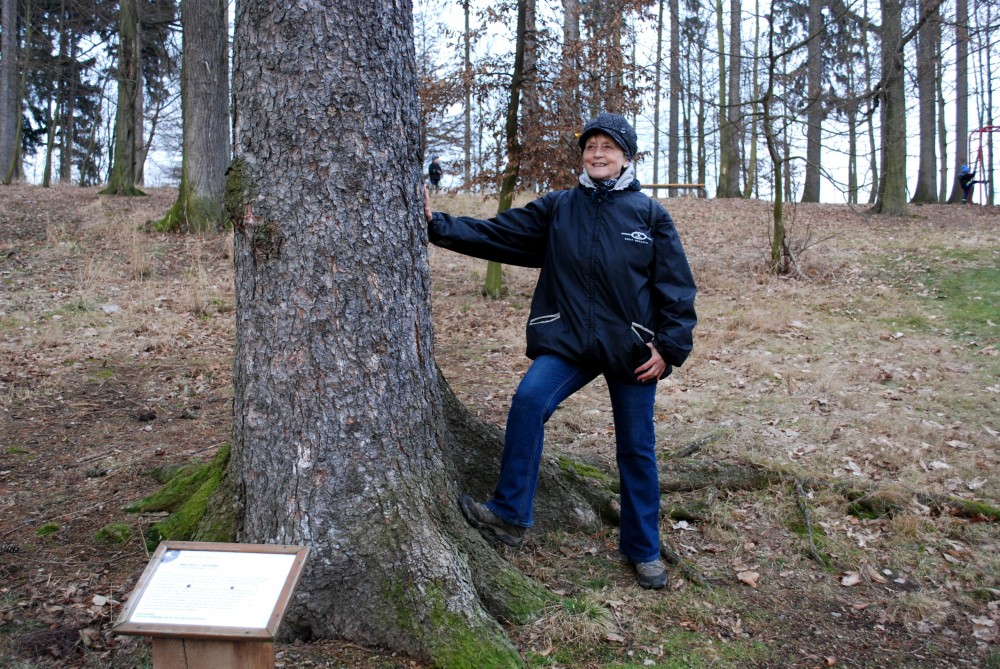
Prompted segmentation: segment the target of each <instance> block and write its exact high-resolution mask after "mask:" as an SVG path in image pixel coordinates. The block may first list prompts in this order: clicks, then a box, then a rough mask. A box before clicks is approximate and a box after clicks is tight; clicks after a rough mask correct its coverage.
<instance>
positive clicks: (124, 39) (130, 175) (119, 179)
mask: <svg viewBox="0 0 1000 669" xmlns="http://www.w3.org/2000/svg"><path fill="white" fill-rule="evenodd" d="M136 2H137V0H121V6H120V7H119V15H118V41H119V43H118V107H117V110H116V112H115V139H114V152H113V156H112V159H111V174H110V176H109V177H108V185H107V186H106V187H105V188H104V190H102V191H101V193H103V194H105V195H128V196H132V195H143V194H144V193H143V192H142V191H141V190H139V189H138V188H137V187H136V180H135V177H136V174H137V160H138V152H137V150H136V147H137V140H136V137H137V134H136V131H137V128H136V116H137V114H138V106H139V99H140V97H139V88H140V86H141V85H142V82H141V70H142V59H141V53H140V41H139V14H138V8H137V6H136Z"/></svg>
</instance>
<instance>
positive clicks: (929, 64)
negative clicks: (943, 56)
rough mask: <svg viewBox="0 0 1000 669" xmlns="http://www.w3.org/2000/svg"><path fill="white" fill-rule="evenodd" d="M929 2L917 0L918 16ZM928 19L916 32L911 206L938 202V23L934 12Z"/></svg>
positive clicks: (935, 10) (925, 11)
mask: <svg viewBox="0 0 1000 669" xmlns="http://www.w3.org/2000/svg"><path fill="white" fill-rule="evenodd" d="M932 4H934V5H935V6H936V4H937V3H936V2H932V0H921V1H920V12H921V14H925V13H928V11H929V7H930V5H932ZM930 13H931V17H930V18H929V19H928V20H927V21H926V22H925V23H924V25H923V27H922V28H920V30H919V32H918V33H917V92H918V101H919V110H920V111H919V125H920V159H919V161H918V163H917V186H916V188H914V190H913V198H912V199H911V200H910V201H911V202H913V203H914V204H932V203H935V202H937V197H938V196H937V175H936V171H937V147H936V144H935V139H936V137H935V127H934V120H935V115H936V114H935V105H936V104H937V99H936V96H935V93H936V91H937V86H936V85H935V78H936V76H935V75H936V74H937V73H936V68H935V66H934V65H935V63H934V60H935V56H936V46H937V38H936V37H935V33H938V32H940V30H941V24H940V22H939V21H938V20H937V9H936V8H935V9H933V10H930Z"/></svg>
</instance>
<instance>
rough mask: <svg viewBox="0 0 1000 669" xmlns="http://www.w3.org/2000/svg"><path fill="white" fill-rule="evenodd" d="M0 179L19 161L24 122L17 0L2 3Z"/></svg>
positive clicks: (0, 23) (0, 8)
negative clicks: (19, 147) (18, 143)
mask: <svg viewBox="0 0 1000 669" xmlns="http://www.w3.org/2000/svg"><path fill="white" fill-rule="evenodd" d="M0 40H2V44H0V49H2V51H0V178H3V179H5V183H7V182H6V175H7V172H8V169H9V167H10V165H11V162H12V161H14V160H15V159H16V148H17V134H18V133H17V128H18V124H19V123H20V122H21V109H20V104H19V100H20V96H19V95H18V81H19V77H18V73H19V69H18V67H17V0H3V2H2V4H0Z"/></svg>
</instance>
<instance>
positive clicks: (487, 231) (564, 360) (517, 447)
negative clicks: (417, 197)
mask: <svg viewBox="0 0 1000 669" xmlns="http://www.w3.org/2000/svg"><path fill="white" fill-rule="evenodd" d="M579 143H580V150H581V152H582V158H583V168H584V169H583V172H582V173H581V174H580V183H579V185H578V186H576V187H575V188H572V189H570V190H565V191H556V192H553V193H549V194H548V195H545V196H543V197H541V198H539V199H538V200H535V201H534V202H531V203H530V204H528V205H527V206H525V207H523V208H516V209H508V210H507V211H505V212H503V213H501V214H499V215H497V216H496V217H495V218H492V219H490V220H479V219H474V218H469V217H452V216H449V215H447V214H443V213H441V212H431V210H430V203H429V201H427V200H425V207H424V208H425V213H426V216H427V221H428V231H429V235H430V240H431V241H432V242H433V243H435V244H437V245H438V246H441V247H444V248H448V249H451V250H453V251H457V252H459V253H464V254H467V255H472V256H476V257H479V258H484V259H486V260H494V261H497V262H500V263H505V264H513V265H522V266H526V267H540V268H541V273H540V274H539V277H538V284H537V285H536V287H535V293H534V296H533V298H532V301H531V314H530V316H529V320H528V325H527V344H528V345H527V355H528V357H529V358H531V359H532V360H533V363H532V364H531V367H530V368H529V369H528V371H527V372H526V373H525V375H524V378H523V379H522V380H521V383H520V385H519V386H518V389H517V392H516V393H515V394H514V397H513V399H512V401H511V407H510V413H509V414H508V417H507V431H506V434H505V437H504V450H503V455H502V456H501V460H500V476H499V479H498V481H497V484H496V488H495V490H494V492H493V497H492V498H491V499H489V500H487V501H486V502H484V503H480V502H477V501H475V500H474V499H472V498H471V497H469V496H464V497H462V499H461V507H462V512H463V513H464V515H465V517H466V519H467V520H468V521H469V523H470V524H471V525H473V526H474V527H476V528H479V529H481V530H484V531H488V532H490V533H492V534H493V535H495V536H496V537H497V538H498V539H499V540H501V541H503V542H504V543H506V544H508V545H510V546H519V545H520V544H521V543H522V541H523V540H524V534H525V530H526V528H529V527H531V526H532V523H533V518H532V513H533V509H534V498H535V489H536V487H537V484H538V469H539V465H540V462H541V454H542V443H543V434H544V425H545V422H546V421H547V420H548V419H549V417H550V416H551V415H552V413H553V412H554V411H555V410H556V408H557V407H558V406H559V404H560V403H561V402H562V401H563V400H564V399H566V398H567V397H569V396H570V395H572V394H573V393H575V392H576V391H577V390H579V389H580V388H582V387H583V386H585V385H587V384H588V383H590V382H591V381H592V380H593V379H595V378H596V377H597V375H598V374H602V375H603V376H604V377H605V379H606V380H607V384H608V391H609V394H610V396H611V408H612V411H613V415H614V425H615V443H616V448H617V455H616V458H617V463H618V469H619V472H620V477H621V529H620V536H619V551H620V552H621V553H622V555H623V556H624V557H625V558H626V559H627V560H628V561H629V562H630V563H631V564H632V565H633V566H634V567H635V569H636V573H637V577H638V581H639V585H641V586H642V587H644V588H662V587H664V586H665V585H666V582H667V572H666V567H665V566H664V564H663V561H662V560H660V540H659V513H660V489H659V481H658V477H657V468H656V450H655V448H656V436H655V433H654V426H653V402H654V400H655V397H656V382H657V381H658V380H659V379H661V378H664V377H665V376H667V375H668V374H670V372H671V369H672V367H673V366H676V365H680V364H681V363H683V362H684V360H685V358H687V356H688V354H689V353H690V351H691V346H692V330H693V329H694V326H695V322H696V317H695V311H694V298H695V285H694V280H693V278H692V276H691V270H690V268H689V267H688V262H687V258H686V256H685V254H684V249H683V248H682V246H681V242H680V239H679V238H678V236H677V232H676V230H675V229H674V225H673V222H672V221H671V219H670V216H669V215H668V214H667V212H666V211H665V210H664V209H663V207H661V206H660V205H659V204H658V203H657V202H655V201H653V200H652V199H650V198H649V197H647V196H646V195H644V194H643V193H642V192H641V190H640V187H639V182H638V181H637V180H636V179H635V168H634V166H633V165H632V162H631V160H632V157H633V156H634V155H635V153H636V151H637V142H636V134H635V130H633V129H632V127H631V126H630V125H629V123H628V122H627V121H626V120H625V119H624V118H623V117H622V116H619V115H617V114H608V113H604V114H600V115H599V116H597V117H596V118H594V119H592V120H591V121H589V122H588V123H587V124H586V125H585V126H584V128H583V132H582V134H581V135H580V141H579Z"/></svg>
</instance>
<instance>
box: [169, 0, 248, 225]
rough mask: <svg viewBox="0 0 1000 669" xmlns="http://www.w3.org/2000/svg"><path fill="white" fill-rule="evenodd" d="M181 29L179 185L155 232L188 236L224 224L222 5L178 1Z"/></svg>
mask: <svg viewBox="0 0 1000 669" xmlns="http://www.w3.org/2000/svg"><path fill="white" fill-rule="evenodd" d="M181 25H182V27H183V31H184V33H183V35H184V56H183V62H182V65H181V107H182V108H183V114H184V146H183V152H182V155H181V185H180V189H179V192H178V194H177V202H176V203H175V204H174V206H173V207H172V208H171V209H170V211H169V212H168V213H167V215H166V217H165V218H164V219H163V221H162V222H161V227H162V228H164V229H167V230H175V231H176V230H189V231H191V232H204V231H207V230H213V229H219V230H221V229H222V228H223V226H224V224H225V211H224V203H223V199H224V195H225V187H226V168H227V167H228V166H229V162H230V157H231V156H230V154H231V150H230V145H229V30H228V26H229V21H228V16H227V3H226V1H225V0H184V2H183V3H182V4H181Z"/></svg>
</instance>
